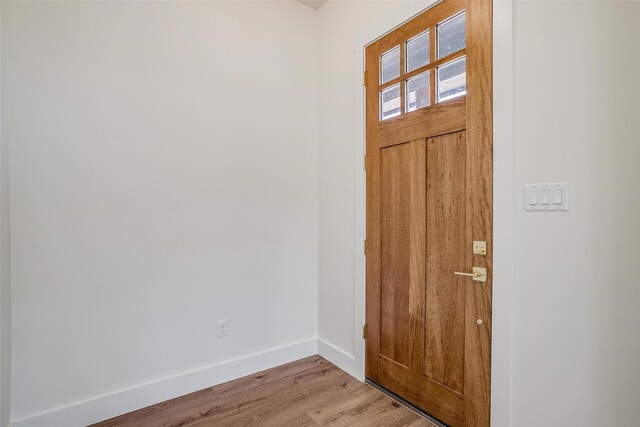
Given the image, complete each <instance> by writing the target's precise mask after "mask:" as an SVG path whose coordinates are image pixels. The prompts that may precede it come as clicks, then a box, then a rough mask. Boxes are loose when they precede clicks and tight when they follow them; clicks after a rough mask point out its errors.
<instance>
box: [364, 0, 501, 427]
mask: <svg viewBox="0 0 640 427" xmlns="http://www.w3.org/2000/svg"><path fill="white" fill-rule="evenodd" d="M491 13H492V11H491V0H444V1H443V2H441V3H438V4H437V5H436V6H434V7H432V8H430V9H429V10H427V11H425V12H424V13H422V14H421V15H419V16H418V17H416V18H414V19H412V20H411V21H409V22H408V23H406V24H404V25H402V26H401V27H399V28H397V29H396V30H394V31H393V32H391V33H389V34H387V35H385V36H384V37H382V38H381V39H379V40H378V41H376V42H374V43H373V44H371V45H370V46H368V47H367V49H366V73H365V85H366V99H367V107H366V110H367V130H366V132H367V157H366V163H367V165H366V169H367V172H366V173H367V179H366V182H367V240H366V274H367V292H366V298H367V303H366V318H367V320H366V321H367V326H366V330H367V333H366V376H367V378H369V379H370V380H372V381H374V382H376V383H378V384H379V385H381V386H383V387H385V388H386V389H388V390H390V391H391V392H393V393H395V394H397V395H399V396H400V397H402V398H404V399H406V400H407V401H409V402H411V403H413V404H414V405H416V406H417V407H419V408H421V409H423V410H424V411H425V412H427V413H429V414H431V415H432V416H434V417H435V418H437V419H439V420H441V421H443V422H444V423H446V424H448V425H451V426H488V425H489V408H490V357H491V288H492V265H493V264H492V218H493V207H492V179H493V178H492V166H493V160H492V51H491V49H492V38H491V37H492V35H491V33H492V16H491ZM482 242H485V246H486V250H484V251H483V249H482V247H483V243H482ZM482 252H484V253H482ZM482 269H484V272H483V270H482ZM456 273H459V274H456ZM460 273H461V274H467V275H466V276H465V275H460ZM483 273H484V277H482V275H483ZM474 275H475V276H474ZM483 279H484V280H486V281H482V280H483Z"/></svg>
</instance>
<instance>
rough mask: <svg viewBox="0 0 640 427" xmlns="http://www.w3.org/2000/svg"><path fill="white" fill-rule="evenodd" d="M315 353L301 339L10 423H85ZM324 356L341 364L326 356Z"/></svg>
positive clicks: (59, 426) (69, 426) (32, 426)
mask: <svg viewBox="0 0 640 427" xmlns="http://www.w3.org/2000/svg"><path fill="white" fill-rule="evenodd" d="M336 351H337V350H336ZM317 353H318V341H317V340H316V339H310V340H307V341H301V342H297V343H294V344H290V345H287V346H284V347H278V348H274V349H270V350H267V351H264V352H261V353H257V354H253V355H250V356H246V357H242V358H239V359H234V360H230V361H227V362H222V363H218V364H215V365H212V366H208V367H205V368H201V369H196V370H193V371H189V372H185V373H183V374H180V375H176V376H173V377H168V378H163V379H161V380H157V381H153V382H149V383H146V384H141V385H138V386H135V387H131V388H128V389H124V390H119V391H116V392H113V393H109V394H105V395H103V396H98V397H94V398H92V399H88V400H85V401H82V402H77V403H74V404H72V405H69V406H65V407H62V408H58V409H54V410H52V411H48V412H45V413H41V414H37V415H33V416H30V417H27V418H23V419H20V420H14V421H12V425H13V426H14V427H75V426H78V427H80V426H86V425H88V424H92V423H96V422H99V421H102V420H106V419H109V418H113V417H115V416H117V415H121V414H126V413H127V412H131V411H135V410H136V409H140V408H144V407H146V406H149V405H153V404H156V403H160V402H164V401H165V400H169V399H173V398H176V397H178V396H182V395H185V394H188V393H193V392H194V391H198V390H202V389H204V388H207V387H211V386H214V385H216V384H221V383H224V382H227V381H231V380H234V379H237V378H240V377H244V376H246V375H251V374H253V373H256V372H259V371H263V370H265V369H270V368H273V367H275V366H278V365H282V364H285V363H289V362H293V361H294V360H298V359H302V358H303V357H307V356H312V355H314V354H317ZM327 359H328V360H330V361H331V362H333V363H334V364H336V365H337V366H340V365H338V364H337V363H335V362H334V361H333V360H331V359H329V357H327ZM347 372H348V371H347Z"/></svg>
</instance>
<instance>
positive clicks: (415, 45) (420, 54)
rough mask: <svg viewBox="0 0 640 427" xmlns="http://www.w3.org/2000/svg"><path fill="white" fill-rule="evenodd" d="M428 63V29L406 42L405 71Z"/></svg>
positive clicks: (408, 71)
mask: <svg viewBox="0 0 640 427" xmlns="http://www.w3.org/2000/svg"><path fill="white" fill-rule="evenodd" d="M428 63H429V31H428V30H427V31H425V32H424V33H422V34H419V35H417V36H416V37H414V38H412V39H411V40H409V41H408V42H407V73H410V72H411V71H413V70H417V69H418V68H420V67H423V66H425V65H427V64H428Z"/></svg>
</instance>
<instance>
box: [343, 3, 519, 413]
mask: <svg viewBox="0 0 640 427" xmlns="http://www.w3.org/2000/svg"><path fill="white" fill-rule="evenodd" d="M437 3H439V1H433V2H432V3H431V4H429V3H427V6H426V7H423V8H421V9H420V10H418V11H416V13H414V14H413V15H411V16H407V17H404V19H403V20H402V22H398V21H396V22H388V23H387V24H388V27H387V28H384V29H382V31H380V28H373V26H372V28H371V29H369V30H368V31H367V34H361V35H360V36H359V37H358V38H357V40H356V42H355V46H354V105H355V118H356V123H355V141H354V151H355V165H354V167H355V171H356V174H355V181H356V182H355V188H356V194H355V236H354V237H355V247H354V252H355V272H354V295H355V307H354V337H355V342H354V349H355V351H354V366H353V369H350V370H349V371H351V372H350V373H351V374H352V375H354V376H355V377H356V378H358V379H360V380H364V370H365V341H364V339H363V335H362V334H363V331H362V327H363V325H364V323H365V307H366V304H365V302H366V301H365V295H366V280H365V266H366V265H365V255H364V250H363V249H364V247H363V241H364V240H365V238H366V234H365V230H366V185H365V183H366V172H365V171H364V154H365V153H366V129H365V127H366V109H365V88H364V86H363V71H364V69H365V66H364V64H365V49H366V47H367V46H369V45H370V44H372V43H373V42H375V41H376V40H378V39H380V38H381V37H383V36H384V35H385V34H387V33H389V32H391V31H393V30H394V29H395V28H397V27H399V26H401V25H403V24H404V23H405V22H407V21H410V20H411V19H413V18H414V17H415V16H417V15H419V14H421V13H423V12H424V11H425V10H427V9H428V8H430V7H432V6H433V5H435V4H437ZM514 8H515V6H514V1H513V0H493V41H492V43H493V163H494V164H493V258H494V265H493V307H492V345H491V354H492V356H491V424H492V425H493V426H508V425H511V376H512V375H511V363H512V362H511V361H512V357H511V355H512V341H513V340H512V327H511V321H512V317H513V316H512V310H513V302H512V296H513V278H514V272H515V247H516V245H515V216H516V206H517V202H516V201H517V200H518V197H517V196H516V192H517V189H516V184H515V182H514V175H515V144H514V143H513V141H514V126H513V125H514V119H515V113H514V105H515V103H514V98H513V96H514V91H513V83H514V78H513V73H514V65H513V59H514V53H513V45H514V42H513V39H514V21H513V13H514ZM497 82H500V83H499V84H498V83H497Z"/></svg>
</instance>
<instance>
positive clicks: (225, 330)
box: [218, 319, 229, 337]
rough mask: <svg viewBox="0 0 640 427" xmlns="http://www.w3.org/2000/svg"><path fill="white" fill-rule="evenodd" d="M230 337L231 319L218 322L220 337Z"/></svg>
mask: <svg viewBox="0 0 640 427" xmlns="http://www.w3.org/2000/svg"><path fill="white" fill-rule="evenodd" d="M227 335H229V319H222V320H218V336H219V337H226V336H227Z"/></svg>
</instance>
